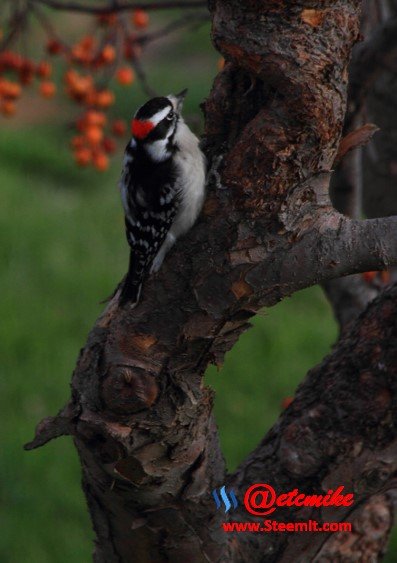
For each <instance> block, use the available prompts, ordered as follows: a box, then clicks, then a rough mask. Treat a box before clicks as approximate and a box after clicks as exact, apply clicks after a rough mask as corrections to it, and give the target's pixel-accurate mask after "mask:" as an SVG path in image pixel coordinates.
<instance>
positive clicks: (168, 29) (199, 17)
mask: <svg viewBox="0 0 397 563" xmlns="http://www.w3.org/2000/svg"><path fill="white" fill-rule="evenodd" d="M209 21H210V16H209V14H189V15H186V16H183V17H182V18H180V19H178V20H175V21H173V22H171V23H169V24H167V25H166V26H164V27H163V28H161V29H158V30H157V31H153V32H150V33H145V34H144V35H141V36H140V37H137V38H136V43H139V44H140V45H146V44H147V43H150V42H151V41H155V40H156V39H161V38H162V37H165V36H166V35H169V34H170V33H173V32H174V31H176V30H178V29H180V28H181V27H184V26H185V25H189V24H190V23H192V24H194V26H196V25H197V26H201V25H203V24H205V23H206V22H209Z"/></svg>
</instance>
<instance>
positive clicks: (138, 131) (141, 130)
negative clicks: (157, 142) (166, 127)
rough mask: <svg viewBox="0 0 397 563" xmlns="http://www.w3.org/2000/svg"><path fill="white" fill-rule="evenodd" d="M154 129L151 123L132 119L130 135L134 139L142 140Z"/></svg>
mask: <svg viewBox="0 0 397 563" xmlns="http://www.w3.org/2000/svg"><path fill="white" fill-rule="evenodd" d="M152 129H154V124H153V123H152V122H151V121H148V120H146V121H143V120H141V119H133V120H132V124H131V130H132V134H133V135H134V137H135V138H136V139H144V138H145V137H147V136H148V135H149V133H150V131H152Z"/></svg>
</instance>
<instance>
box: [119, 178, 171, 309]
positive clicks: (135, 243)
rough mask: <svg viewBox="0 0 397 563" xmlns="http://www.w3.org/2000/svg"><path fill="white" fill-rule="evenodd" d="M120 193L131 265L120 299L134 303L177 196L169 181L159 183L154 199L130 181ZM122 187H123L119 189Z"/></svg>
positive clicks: (167, 225) (169, 220) (159, 243)
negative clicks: (159, 186)
mask: <svg viewBox="0 0 397 563" xmlns="http://www.w3.org/2000/svg"><path fill="white" fill-rule="evenodd" d="M129 180H130V183H129V185H128V188H127V189H126V191H125V192H124V194H123V191H122V195H123V202H124V201H125V203H126V205H125V206H124V209H125V212H126V213H125V227H126V236H127V241H128V244H129V246H130V248H131V251H130V264H129V271H128V274H127V278H126V280H125V283H124V288H123V291H122V295H121V301H123V302H125V301H127V300H130V301H132V302H136V301H138V299H139V294H140V289H141V285H142V282H143V280H144V278H145V277H146V275H147V273H148V272H149V271H150V268H151V266H152V263H153V260H154V258H155V257H156V255H157V253H158V252H159V250H160V248H161V245H162V244H163V242H164V240H165V238H166V236H167V233H168V231H169V230H170V228H171V225H172V223H173V221H174V218H175V215H176V213H177V210H178V198H177V194H176V193H175V191H174V188H173V186H172V185H171V184H165V185H164V186H161V188H160V189H159V190H158V193H157V194H156V198H155V199H154V198H150V194H147V193H145V190H144V188H143V187H142V186H141V185H139V184H137V185H134V184H133V182H132V180H131V179H129ZM122 189H123V188H122Z"/></svg>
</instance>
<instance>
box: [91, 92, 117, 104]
mask: <svg viewBox="0 0 397 563" xmlns="http://www.w3.org/2000/svg"><path fill="white" fill-rule="evenodd" d="M95 98H96V101H95V105H97V106H99V107H101V108H108V107H109V106H111V105H112V104H114V94H113V92H111V91H110V90H101V91H100V92H97V93H96V96H95Z"/></svg>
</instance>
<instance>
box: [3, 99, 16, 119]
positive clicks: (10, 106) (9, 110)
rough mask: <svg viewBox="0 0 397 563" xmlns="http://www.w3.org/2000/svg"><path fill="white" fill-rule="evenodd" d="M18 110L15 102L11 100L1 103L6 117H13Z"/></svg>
mask: <svg viewBox="0 0 397 563" xmlns="http://www.w3.org/2000/svg"><path fill="white" fill-rule="evenodd" d="M16 111H17V108H16V106H15V103H14V102H12V101H11V100H4V101H3V102H2V103H1V105H0V112H1V113H2V114H3V115H4V116H5V117H12V116H13V115H15V113H16Z"/></svg>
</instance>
